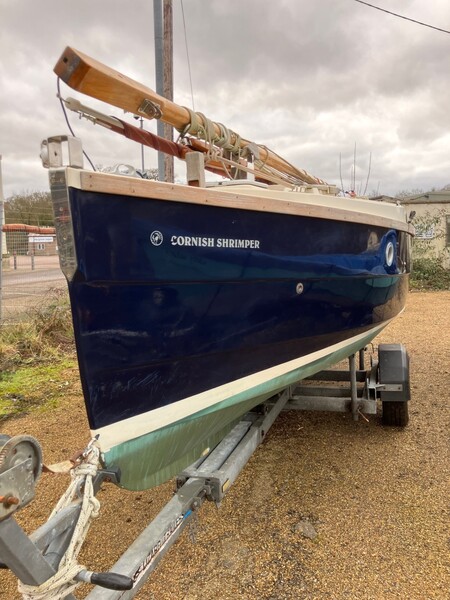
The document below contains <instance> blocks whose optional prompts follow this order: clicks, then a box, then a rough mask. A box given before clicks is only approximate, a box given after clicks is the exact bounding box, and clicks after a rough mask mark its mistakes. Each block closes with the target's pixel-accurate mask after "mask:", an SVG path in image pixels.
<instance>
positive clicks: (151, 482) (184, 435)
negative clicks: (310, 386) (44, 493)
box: [103, 329, 381, 490]
mask: <svg viewBox="0 0 450 600" xmlns="http://www.w3.org/2000/svg"><path fill="white" fill-rule="evenodd" d="M380 330H381V329H377V330H376V331H375V332H373V330H372V331H371V332H369V333H368V335H367V336H366V337H364V338H362V339H358V340H357V341H356V342H354V343H353V344H349V345H347V346H345V347H344V348H341V349H339V350H337V351H335V352H332V353H330V354H327V355H326V356H324V357H322V358H320V359H319V360H316V361H315V362H312V363H309V364H307V365H305V366H303V367H300V368H298V369H295V370H293V371H290V372H288V373H287V374H285V375H283V376H281V377H277V378H274V379H271V380H269V381H267V382H265V383H264V384H261V385H258V386H255V387H253V388H250V389H247V390H245V391H243V392H241V393H240V394H237V395H235V396H233V397H230V398H228V399H227V400H224V401H222V402H219V403H216V404H214V405H213V406H211V407H210V408H208V409H205V410H203V411H200V412H197V413H195V414H194V415H192V416H190V417H188V418H185V419H183V420H181V421H178V422H176V423H173V424H171V425H169V426H167V427H164V428H162V429H159V430H157V431H152V432H151V433H149V434H146V435H143V436H140V437H138V438H135V439H132V440H129V441H127V442H124V443H121V444H118V445H117V446H114V447H113V448H111V449H110V450H108V451H107V452H105V453H104V455H103V462H104V464H105V466H106V467H109V468H110V467H112V466H114V467H119V468H120V471H121V480H120V485H121V486H122V487H124V488H126V489H128V490H144V489H149V488H151V487H154V486H157V485H159V484H161V483H163V482H164V481H167V480H168V479H170V478H171V477H173V476H174V475H177V474H178V473H179V472H181V471H182V470H183V469H184V468H186V467H187V466H188V465H190V464H192V463H193V462H194V461H196V460H197V459H198V458H200V456H202V455H203V454H204V453H206V452H208V450H209V449H213V448H214V447H215V446H216V445H217V444H218V443H219V442H220V441H221V440H222V439H223V438H224V437H225V436H226V435H227V433H228V432H229V431H231V429H232V428H233V427H234V425H235V424H236V423H237V422H238V421H239V420H240V418H241V417H242V416H243V415H244V414H245V413H247V412H248V411H249V410H251V409H252V408H254V407H255V406H257V405H258V404H261V402H264V401H265V400H267V399H268V398H270V397H271V396H273V395H274V394H276V393H277V392H280V391H281V390H283V389H285V388H286V387H288V386H289V385H293V384H295V383H297V382H298V381H300V380H301V379H304V378H305V377H309V376H310V375H313V374H314V373H317V372H318V371H321V370H322V369H326V368H328V367H330V366H332V365H334V364H336V363H338V362H339V361H341V360H343V359H345V358H347V357H348V356H350V355H351V354H353V353H355V352H357V351H358V350H360V349H361V348H363V347H364V346H366V345H367V344H368V343H369V342H370V341H371V340H372V339H373V338H374V337H375V335H377V334H378V333H379V331H380Z"/></svg>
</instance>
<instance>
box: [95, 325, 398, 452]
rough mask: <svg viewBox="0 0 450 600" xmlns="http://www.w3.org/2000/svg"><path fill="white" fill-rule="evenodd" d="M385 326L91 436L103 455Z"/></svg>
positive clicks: (356, 340)
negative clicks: (97, 441)
mask: <svg viewBox="0 0 450 600" xmlns="http://www.w3.org/2000/svg"><path fill="white" fill-rule="evenodd" d="M387 323H388V322H384V323H382V324H381V325H377V326H376V327H374V328H373V329H371V330H369V331H365V332H364V333H361V334H359V335H357V336H355V337H352V338H349V339H346V340H344V341H342V342H339V343H337V344H333V345H332V346H328V347H327V348H323V349H322V350H317V351H316V352H313V353H311V354H307V355H306V356H302V357H300V358H296V359H294V360H291V361H288V362H286V363H283V364H280V365H276V366H275V367H270V368H269V369H265V370H263V371H258V372H257V373H254V374H252V375H247V376H246V377H242V378H241V379H237V380H235V381H231V382H229V383H225V384H223V385H220V386H218V387H216V388H213V389H210V390H206V391H204V392H201V393H200V394H196V395H194V396H190V397H189V398H183V399H182V400H178V401H177V402H172V403H171V404H168V405H166V406H162V407H160V408H156V409H154V410H150V411H148V412H146V413H141V414H139V415H136V416H135V417H130V418H128V419H124V420H122V421H117V422H116V423H112V424H111V425H106V426H105V427H101V428H100V429H96V430H92V431H91V433H92V435H93V436H95V435H99V444H100V446H101V449H102V451H103V452H107V451H108V450H110V449H111V448H112V447H114V446H117V445H119V444H122V443H124V442H127V441H129V440H132V439H135V438H138V437H140V436H141V435H145V434H148V433H151V432H152V431H156V430H158V429H161V428H163V427H166V426H167V425H171V424H173V423H176V422H177V421H181V420H182V419H185V418H187V417H190V416H192V415H194V414H195V413H197V412H200V411H202V410H205V409H207V408H210V407H212V406H214V405H215V404H218V403H219V402H223V401H224V400H228V399H231V398H233V397H234V396H237V395H238V394H240V393H242V392H245V391H246V390H250V389H252V388H256V387H258V386H260V385H263V384H264V383H267V382H268V381H271V380H272V379H276V378H277V377H282V376H283V375H286V374H287V373H290V372H292V371H295V370H297V369H300V368H302V367H305V366H306V365H308V364H310V363H313V362H315V361H317V360H320V359H322V358H325V357H326V356H327V355H329V354H332V353H334V352H338V351H339V350H342V349H343V348H345V347H346V346H350V345H352V344H355V343H357V342H358V340H363V339H364V338H367V336H370V335H371V333H373V336H374V337H375V335H376V334H377V333H378V332H379V331H381V329H383V328H384V327H385V326H386V325H387Z"/></svg>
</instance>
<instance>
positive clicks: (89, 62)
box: [54, 47, 325, 184]
mask: <svg viewBox="0 0 450 600" xmlns="http://www.w3.org/2000/svg"><path fill="white" fill-rule="evenodd" d="M54 72H55V73H56V75H58V77H60V78H61V79H62V80H63V81H64V82H65V83H66V84H67V85H68V86H70V87H71V88H72V89H74V90H76V91H77V92H81V93H83V94H86V95H87V96H91V97H92V98H96V99H97V100H102V101H103V102H107V103H108V104H112V105H113V106H117V107H118V108H121V109H123V110H125V111H128V112H130V113H132V114H134V115H142V116H144V117H147V118H158V119H161V120H162V121H163V122H164V123H168V124H169V125H172V126H173V127H175V128H176V129H178V130H179V131H183V130H184V129H185V128H186V127H187V126H188V125H189V124H190V123H191V114H190V111H189V110H188V109H187V108H185V107H183V106H179V105H178V104H176V103H174V102H172V101H171V100H168V99H167V98H164V97H163V96H160V95H159V94H157V93H156V92H154V91H153V90H152V89H150V88H148V87H146V86H145V85H143V84H141V83H139V82H137V81H135V80H133V79H131V78H130V77H127V76H126V75H123V74H122V73H119V72H118V71H116V70H114V69H112V68H110V67H108V66H106V65H104V64H102V63H101V62H99V61H97V60H95V59H93V58H91V57H89V56H87V55H86V54H83V53H82V52H79V51H78V50H75V49H74V48H71V47H67V48H66V49H65V50H64V52H63V54H62V55H61V57H60V59H59V60H58V62H57V63H56V65H55V68H54ZM196 115H197V119H198V120H199V122H200V123H201V124H202V125H204V126H206V123H205V122H204V119H203V116H202V115H200V114H199V113H196ZM211 123H212V127H213V130H214V132H215V134H216V135H220V134H221V129H220V126H219V124H218V123H214V122H211ZM231 141H232V142H233V143H234V142H237V143H238V144H239V146H240V148H241V149H242V150H243V149H244V148H245V147H246V146H248V145H249V144H251V142H250V141H249V140H245V139H243V138H240V137H239V136H238V135H237V134H236V133H235V132H231ZM257 148H258V151H259V158H260V160H261V161H262V163H263V164H265V165H267V166H268V167H271V168H273V169H275V170H277V171H279V172H281V173H285V174H287V175H289V176H291V177H294V178H295V179H297V180H299V181H303V182H305V183H310V184H325V182H324V181H322V180H321V179H318V178H317V177H314V176H313V175H310V174H309V173H307V172H306V171H304V170H303V169H297V168H296V167H294V166H293V165H291V164H290V163H288V162H287V161H285V160H284V159H283V158H281V157H280V156H278V155H277V154H275V153H274V152H272V151H271V150H269V149H268V148H266V147H265V146H257Z"/></svg>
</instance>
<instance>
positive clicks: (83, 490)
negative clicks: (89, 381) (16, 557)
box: [18, 440, 100, 600]
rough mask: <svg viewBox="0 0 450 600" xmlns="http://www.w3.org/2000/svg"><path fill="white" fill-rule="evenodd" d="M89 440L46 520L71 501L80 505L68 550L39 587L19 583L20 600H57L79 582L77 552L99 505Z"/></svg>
mask: <svg viewBox="0 0 450 600" xmlns="http://www.w3.org/2000/svg"><path fill="white" fill-rule="evenodd" d="M95 441H96V440H91V441H90V443H89V444H88V446H87V448H86V450H85V451H84V452H83V454H82V455H81V457H80V461H81V462H80V463H79V464H78V465H77V466H75V467H74V468H73V469H72V470H71V473H70V474H71V478H72V481H71V482H70V484H69V486H68V487H67V490H66V491H65V492H64V494H63V495H62V496H61V498H60V499H59V501H58V503H57V505H56V506H55V508H54V509H53V512H52V514H51V515H50V517H49V521H50V520H51V519H52V517H54V516H55V515H56V514H57V513H59V512H60V511H61V510H62V509H63V508H65V507H67V506H69V505H70V504H72V503H73V502H74V501H80V497H81V496H82V497H81V510H80V515H79V518H78V521H77V524H76V525H75V528H74V531H73V534H72V538H71V540H70V543H69V546H68V548H67V550H66V552H65V554H64V556H63V557H62V559H61V562H60V564H59V567H58V571H57V572H56V573H55V575H53V577H50V578H49V579H47V581H45V582H44V583H42V584H41V585H38V586H34V585H26V584H24V583H22V582H21V581H19V584H18V589H19V592H20V593H21V594H22V596H23V598H24V600H59V599H60V598H65V597H66V596H67V595H68V594H70V593H71V592H73V591H74V590H75V588H76V587H78V586H79V585H80V582H78V581H75V580H74V578H75V577H76V575H77V574H78V573H79V572H80V571H82V570H85V568H86V567H84V566H82V565H80V564H78V562H77V556H78V554H79V552H80V550H81V547H82V545H83V542H84V540H85V538H86V535H87V532H88V530H89V527H90V525H91V521H92V519H95V518H96V517H97V516H98V514H99V510H100V502H99V501H98V500H97V498H96V497H95V492H94V486H93V478H94V477H95V476H96V474H97V471H98V465H99V460H100V450H99V448H98V446H97V445H96V444H95Z"/></svg>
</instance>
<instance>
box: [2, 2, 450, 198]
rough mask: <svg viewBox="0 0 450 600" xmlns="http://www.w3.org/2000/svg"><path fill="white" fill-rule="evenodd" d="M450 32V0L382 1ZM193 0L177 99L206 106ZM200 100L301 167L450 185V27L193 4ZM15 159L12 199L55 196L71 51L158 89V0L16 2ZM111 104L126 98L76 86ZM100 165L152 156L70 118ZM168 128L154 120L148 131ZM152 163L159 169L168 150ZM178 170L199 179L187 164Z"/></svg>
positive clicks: (7, 187) (373, 15)
mask: <svg viewBox="0 0 450 600" xmlns="http://www.w3.org/2000/svg"><path fill="white" fill-rule="evenodd" d="M371 3H372V4H374V5H377V6H380V7H383V8H386V9H388V10H390V11H393V12H396V13H400V14H402V15H405V16H407V17H410V18H411V19H415V20H418V21H422V22H425V23H428V24H431V25H434V26H436V27H440V28H443V29H446V30H450V2H449V0H427V1H426V2H425V1H424V0H372V1H371ZM181 6H182V5H181V0H173V10H174V38H175V39H174V96H175V98H174V99H175V101H176V102H177V103H179V104H182V105H185V106H190V107H191V106H192V97H191V88H190V79H189V70H188V60H187V53H186V41H185V36H184V29H183V19H182V10H181ZM183 6H184V13H185V21H186V32H187V45H188V49H189V58H190V64H191V77H192V85H193V98H194V105H195V109H196V110H197V111H201V112H203V113H205V114H206V115H207V116H208V117H210V118H212V119H213V120H215V121H219V122H223V123H225V124H226V125H227V126H228V127H230V128H231V129H233V130H235V131H237V132H238V133H239V134H241V135H242V137H244V138H246V139H249V140H253V141H255V142H257V143H262V144H265V145H267V146H269V147H270V148H271V149H272V150H274V151H275V152H277V153H278V154H281V155H282V156H283V157H284V158H286V159H287V160H289V161H290V162H291V163H293V164H295V165H296V166H297V167H300V168H303V169H306V170H307V171H309V172H310V173H312V174H314V175H316V176H318V177H320V178H322V179H325V180H326V181H328V182H332V183H337V184H338V185H339V184H340V167H339V161H340V159H339V156H340V155H341V156H342V169H341V171H342V179H343V183H344V187H345V188H346V189H349V188H350V186H351V179H352V169H353V164H354V159H353V156H354V147H355V144H356V154H357V156H356V182H357V188H358V189H361V190H362V191H364V188H365V186H366V179H367V175H368V166H369V155H370V153H371V154H372V166H371V173H370V181H369V185H368V192H372V191H377V190H378V191H379V193H385V194H392V195H394V194H396V193H397V192H399V191H402V190H414V189H422V190H429V189H430V188H432V187H438V188H439V187H442V186H444V185H446V184H449V183H450V132H449V124H450V110H449V103H450V102H449V98H450V35H449V34H446V33H443V32H440V31H436V30H433V29H430V28H427V27H423V26H420V25H418V24H415V23H412V22H409V21H406V20H404V19H400V18H397V17H394V16H392V15H389V14H386V13H383V12H380V11H378V10H374V9H372V8H369V7H367V6H364V5H362V4H360V3H358V2H355V1H354V0H272V1H269V0H183ZM0 23H1V33H0V51H1V53H0V57H1V59H0V133H1V135H0V154H1V155H2V157H3V159H2V173H3V189H4V195H5V197H7V198H8V197H9V196H11V195H13V194H15V193H22V192H25V191H35V190H46V189H48V186H47V173H46V171H45V170H44V169H43V167H42V166H41V162H40V158H39V151H40V143H41V140H42V139H44V138H46V137H49V136H51V135H57V134H66V133H68V129H67V126H66V123H65V120H64V117H63V114H62V111H61V108H60V105H59V101H58V100H57V98H56V75H55V74H54V73H53V67H54V65H55V63H56V61H57V60H58V58H59V56H60V55H61V53H62V51H63V50H64V48H65V46H73V47H74V48H76V49H78V50H80V51H82V52H84V53H86V54H88V55H90V56H92V57H93V58H96V59H97V60H99V61H101V62H103V63H105V64H107V65H108V66H110V67H113V68H114V69H117V70H118V71H121V72H122V73H124V74H126V75H128V76H130V77H132V78H134V79H137V80H138V81H140V82H142V83H144V84H146V85H147V86H149V87H151V88H154V87H155V83H154V82H155V67H154V35H153V1H152V0H145V1H144V0H133V1H127V2H125V1H124V0H107V1H106V0H78V1H77V2H73V1H70V2H69V1H68V0H39V1H38V2H37V1H32V0H0ZM61 91H62V94H63V95H64V96H72V97H76V98H78V99H79V100H80V101H81V102H83V103H84V104H87V105H91V106H95V107H96V108H97V109H99V108H101V110H102V111H103V112H105V113H107V114H111V115H115V116H118V117H120V118H125V119H128V120H130V122H132V123H134V124H136V122H135V121H133V119H132V117H131V116H130V115H125V116H124V115H123V113H122V112H121V111H120V110H119V109H116V108H114V107H111V106H109V105H106V104H101V103H98V102H94V101H93V100H91V99H90V98H88V97H86V96H82V95H79V94H77V93H76V92H74V91H73V90H71V89H70V88H68V87H66V86H65V85H64V84H62V86H61ZM70 118H71V123H72V126H73V128H74V130H75V133H76V134H77V135H78V136H79V137H81V139H82V140H83V145H84V149H85V150H86V151H87V153H88V154H89V156H90V157H91V159H92V161H93V162H94V164H96V165H99V164H100V165H103V166H109V165H114V164H116V163H128V164H134V165H135V166H136V167H139V166H140V161H141V158H140V156H141V155H140V146H139V145H138V144H136V143H134V142H131V141H128V140H125V139H122V138H121V136H118V135H116V134H113V133H111V132H109V131H107V130H105V129H103V128H101V127H99V126H94V125H92V124H91V123H89V122H87V121H85V120H79V119H78V118H77V116H76V115H75V114H74V113H71V114H70ZM145 126H146V127H147V128H148V129H150V130H153V131H154V130H155V129H154V125H152V124H151V123H150V122H149V121H146V125H145ZM145 162H146V166H152V167H154V166H156V164H157V159H156V156H155V152H154V151H152V150H146V151H145ZM176 171H177V173H178V174H179V176H180V177H183V176H184V167H183V164H182V163H181V164H180V163H178V165H177V166H176Z"/></svg>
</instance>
